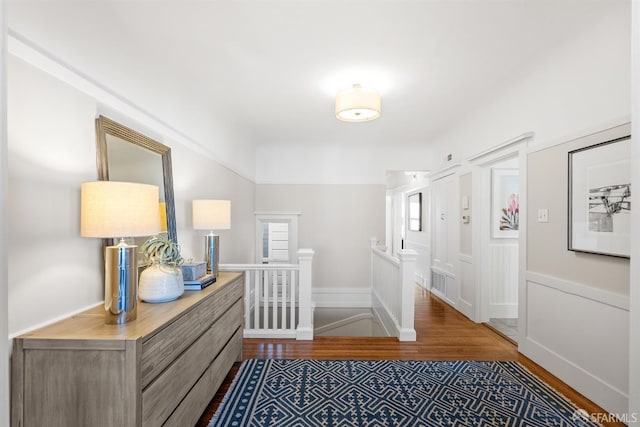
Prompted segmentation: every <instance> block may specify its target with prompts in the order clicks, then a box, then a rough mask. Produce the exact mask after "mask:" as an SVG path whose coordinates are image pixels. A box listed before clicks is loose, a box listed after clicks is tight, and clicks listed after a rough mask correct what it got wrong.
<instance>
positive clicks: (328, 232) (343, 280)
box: [256, 185, 385, 307]
mask: <svg viewBox="0 0 640 427" xmlns="http://www.w3.org/2000/svg"><path fill="white" fill-rule="evenodd" d="M256 211H258V212H264V213H274V212H299V213H300V217H299V219H298V236H299V237H298V240H299V241H298V247H299V248H311V249H313V250H314V251H315V255H314V257H313V287H314V301H315V302H316V303H317V304H318V306H328V307H340V306H342V307H349V306H351V307H358V306H370V304H371V295H370V289H369V288H370V278H369V273H370V269H371V267H370V266H371V260H370V257H371V246H370V240H369V239H370V238H371V237H377V238H378V239H380V240H381V239H383V238H384V232H385V217H384V215H385V186H384V185H258V186H257V187H256Z"/></svg>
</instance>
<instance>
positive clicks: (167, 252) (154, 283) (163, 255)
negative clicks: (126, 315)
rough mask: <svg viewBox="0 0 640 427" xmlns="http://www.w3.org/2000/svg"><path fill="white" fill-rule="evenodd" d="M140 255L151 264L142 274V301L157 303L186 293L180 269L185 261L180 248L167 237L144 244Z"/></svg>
mask: <svg viewBox="0 0 640 427" xmlns="http://www.w3.org/2000/svg"><path fill="white" fill-rule="evenodd" d="M140 253H142V255H144V257H145V258H146V259H147V260H148V261H150V262H151V265H150V266H149V267H147V268H145V269H144V271H143V272H142V273H141V274H140V281H139V282H140V286H139V289H138V296H139V297H140V299H141V300H143V301H146V302H152V303H156V302H167V301H173V300H175V299H177V298H179V297H180V295H182V294H183V293H184V281H183V280H182V269H181V268H180V266H181V265H182V263H183V262H184V259H183V258H182V255H180V246H178V244H177V243H175V242H173V241H171V240H169V238H168V237H167V236H166V235H158V236H154V237H152V238H150V239H149V240H147V241H146V242H144V243H143V244H142V246H141V247H140Z"/></svg>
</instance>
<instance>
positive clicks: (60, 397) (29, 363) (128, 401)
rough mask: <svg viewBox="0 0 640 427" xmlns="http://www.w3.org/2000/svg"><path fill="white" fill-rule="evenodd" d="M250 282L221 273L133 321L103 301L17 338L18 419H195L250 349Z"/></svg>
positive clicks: (78, 422) (52, 424)
mask: <svg viewBox="0 0 640 427" xmlns="http://www.w3.org/2000/svg"><path fill="white" fill-rule="evenodd" d="M243 292H244V278H243V274H242V273H220V275H219V277H218V281H217V282H216V283H214V284H213V285H211V286H209V287H208V288H206V289H204V290H203V291H197V292H195V291H187V292H185V293H184V294H183V295H182V296H181V297H180V298H179V299H178V300H176V301H173V302H169V303H164V304H146V303H139V306H138V318H137V320H134V321H132V322H129V323H126V324H124V325H105V324H104V315H103V307H102V306H100V307H96V308H94V309H91V310H88V311H86V312H83V313H81V314H79V315H76V316H73V317H71V318H69V319H65V320H62V321H60V322H58V323H55V324H53V325H51V326H48V327H45V328H42V329H39V330H36V331H34V332H31V333H28V334H25V335H22V336H20V337H18V338H16V339H14V344H13V356H12V362H11V363H12V367H11V370H12V386H11V387H12V392H11V425H12V426H21V427H22V426H24V427H30V426H38V427H40V426H47V427H57V426H59V427H72V426H92V427H97V426H105V427H106V426H109V427H114V426H118V427H120V426H141V425H142V426H161V425H165V426H192V425H194V424H195V423H196V422H197V421H198V419H199V417H200V416H201V415H202V412H203V411H204V409H205V408H206V406H207V404H208V403H209V401H210V400H211V399H212V397H213V396H214V394H215V392H216V391H217V389H218V387H219V386H220V384H221V383H222V380H223V379H224V378H225V376H226V375H227V373H228V372H229V370H230V369H231V366H232V365H233V363H234V362H235V361H239V360H241V358H242V331H243V325H242V324H243V302H242V301H243Z"/></svg>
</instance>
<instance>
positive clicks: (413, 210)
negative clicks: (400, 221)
mask: <svg viewBox="0 0 640 427" xmlns="http://www.w3.org/2000/svg"><path fill="white" fill-rule="evenodd" d="M408 199H409V231H422V193H415V194H411V195H410V196H409V197H408Z"/></svg>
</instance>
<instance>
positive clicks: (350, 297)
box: [311, 288, 372, 308]
mask: <svg viewBox="0 0 640 427" xmlns="http://www.w3.org/2000/svg"><path fill="white" fill-rule="evenodd" d="M311 298H312V299H313V301H314V303H315V305H316V307H322V308H325V307H328V308H340V307H349V308H370V307H371V306H372V305H371V288H313V289H312V290H311Z"/></svg>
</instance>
